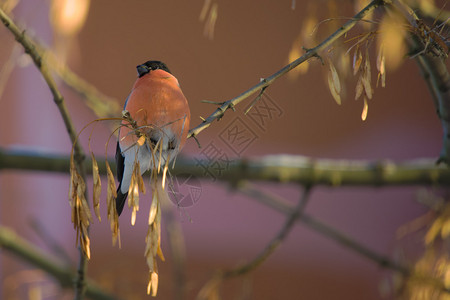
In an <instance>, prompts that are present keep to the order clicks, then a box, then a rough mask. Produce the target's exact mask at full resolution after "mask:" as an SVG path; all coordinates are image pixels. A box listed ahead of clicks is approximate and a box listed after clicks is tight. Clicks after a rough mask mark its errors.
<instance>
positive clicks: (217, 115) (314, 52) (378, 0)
mask: <svg viewBox="0 0 450 300" xmlns="http://www.w3.org/2000/svg"><path fill="white" fill-rule="evenodd" d="M389 2H390V1H387V0H374V1H372V2H370V3H369V4H368V5H367V6H366V7H365V8H364V9H363V10H361V11H360V12H359V13H358V14H356V15H355V16H354V17H353V18H352V19H351V20H349V21H348V22H347V23H345V24H344V25H342V26H341V27H340V28H339V29H338V30H337V31H335V32H334V33H333V34H332V35H330V36H329V37H328V38H326V39H325V40H324V41H322V42H321V43H320V44H319V45H317V46H316V47H314V48H312V49H308V50H307V51H306V53H305V54H304V55H303V56H301V57H299V58H297V59H296V60H294V61H293V62H291V63H290V64H287V65H286V66H284V67H283V68H281V69H280V70H279V71H277V72H276V73H274V74H272V75H270V76H269V77H267V78H265V79H263V80H261V81H260V83H258V84H257V85H255V86H253V87H251V88H250V89H248V90H247V91H245V92H243V93H242V94H240V95H239V96H237V97H235V98H233V99H231V100H228V101H226V102H224V103H223V104H222V105H221V106H219V108H217V109H216V110H215V111H214V112H213V113H212V114H211V115H210V116H209V117H207V118H206V119H204V120H203V122H202V123H200V124H199V125H197V127H195V128H193V129H191V130H189V133H188V138H190V137H196V136H197V135H198V134H199V133H200V132H201V131H203V130H204V129H206V128H208V127H209V126H210V125H211V123H212V122H213V121H214V120H216V119H217V120H220V119H221V118H222V117H223V115H224V114H225V112H226V111H227V110H228V109H229V108H234V107H235V106H236V105H237V104H239V103H240V102H242V101H243V100H245V99H246V98H247V97H249V96H251V95H252V94H254V93H256V92H257V91H259V90H261V89H264V88H266V87H267V86H269V85H271V84H272V83H273V82H274V81H275V80H277V79H278V78H279V77H281V76H283V75H284V74H286V73H287V72H289V71H290V70H292V69H294V68H295V67H297V66H298V65H300V64H301V63H303V62H305V61H307V60H308V59H310V58H312V57H319V52H320V51H322V50H324V49H325V48H327V47H328V46H330V45H331V44H332V43H334V42H335V41H336V40H337V39H339V38H340V37H341V36H343V35H344V34H345V33H347V32H348V31H349V30H350V29H352V28H353V26H355V25H356V23H357V22H359V21H360V20H361V19H363V18H364V17H365V16H366V15H368V14H369V13H370V12H372V11H373V10H374V9H375V8H377V7H379V6H381V5H384V4H385V3H389Z"/></svg>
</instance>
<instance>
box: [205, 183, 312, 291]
mask: <svg viewBox="0 0 450 300" xmlns="http://www.w3.org/2000/svg"><path fill="white" fill-rule="evenodd" d="M310 191H311V188H310V187H309V186H308V187H305V189H304V191H303V193H302V196H301V198H300V200H299V202H298V204H297V205H296V206H295V207H294V208H292V210H291V211H290V212H289V214H287V218H286V222H285V223H284V225H283V227H282V228H281V230H280V231H279V232H278V234H277V235H276V236H275V237H274V238H273V239H272V240H271V241H270V242H269V244H267V245H266V247H265V248H264V249H263V250H262V251H261V252H260V253H259V254H258V255H257V256H255V257H254V258H253V259H252V260H251V261H249V262H248V263H245V264H243V265H240V266H237V267H236V268H233V269H230V270H219V271H218V272H217V273H216V275H215V276H213V277H212V278H211V279H210V280H209V281H208V282H207V283H206V284H205V285H204V286H203V287H202V289H201V290H200V292H199V293H198V296H197V299H200V300H201V299H216V298H218V297H216V295H218V293H219V291H218V288H219V286H220V284H221V283H222V282H223V280H225V279H230V278H233V277H237V276H242V275H245V274H247V273H249V272H251V271H252V270H254V269H256V268H257V267H258V266H259V265H261V264H262V263H263V262H264V261H265V260H266V259H267V258H268V257H269V256H270V255H271V254H272V253H273V252H274V251H275V250H276V249H277V248H278V247H279V246H280V245H281V243H282V242H283V241H284V239H285V238H286V236H287V235H288V233H289V232H290V231H291V229H292V227H293V226H294V224H295V221H296V220H297V219H298V218H299V217H300V216H301V215H302V214H303V211H304V210H305V206H306V203H307V202H308V197H309V194H310Z"/></svg>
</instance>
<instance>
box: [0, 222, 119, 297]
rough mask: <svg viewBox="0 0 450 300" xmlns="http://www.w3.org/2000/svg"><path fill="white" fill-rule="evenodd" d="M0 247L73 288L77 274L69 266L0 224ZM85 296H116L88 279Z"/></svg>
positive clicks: (62, 285) (63, 285)
mask: <svg viewBox="0 0 450 300" xmlns="http://www.w3.org/2000/svg"><path fill="white" fill-rule="evenodd" d="M0 248H1V249H4V250H6V251H8V252H11V253H12V254H14V255H16V256H18V257H20V258H22V259H23V260H25V261H27V262H28V263H30V264H32V265H35V266H36V267H38V268H40V269H42V270H44V271H46V272H47V273H48V274H50V275H51V276H53V278H54V279H55V280H56V281H57V282H58V283H59V284H60V285H61V287H63V288H74V285H73V283H74V282H75V280H76V278H77V275H76V273H75V272H74V271H73V270H72V269H71V268H69V267H66V266H63V265H61V264H60V263H58V262H56V261H54V260H53V259H51V258H50V257H48V256H47V255H45V254H44V253H42V251H41V250H39V249H38V248H36V247H35V246H34V245H33V244H31V243H29V242H28V241H26V240H24V239H22V238H21V237H19V236H18V235H16V234H15V233H14V232H13V231H11V230H10V229H8V228H6V227H3V226H0ZM86 296H87V297H89V298H91V299H98V300H113V299H118V298H117V297H115V296H113V295H111V294H108V293H105V292H104V291H102V290H101V288H100V287H98V286H97V285H96V284H94V283H93V282H92V281H90V280H88V279H87V280H86Z"/></svg>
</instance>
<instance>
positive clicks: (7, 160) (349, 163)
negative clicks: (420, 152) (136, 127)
mask: <svg viewBox="0 0 450 300" xmlns="http://www.w3.org/2000/svg"><path fill="white" fill-rule="evenodd" d="M98 162H99V171H100V174H106V170H105V163H104V158H99V159H98ZM109 163H110V165H111V166H114V165H115V163H114V162H113V160H110V161H109ZM218 163H219V162H216V161H208V160H200V159H197V158H186V157H179V158H178V159H177V163H176V165H175V168H174V169H173V170H172V171H171V173H172V174H173V175H179V176H190V175H192V176H195V177H197V178H209V179H211V174H215V175H217V176H216V177H215V179H218V180H225V181H230V182H238V181H241V180H255V181H274V182H284V183H288V182H294V183H300V184H304V185H328V186H342V185H357V186H358V185H359V186H364V185H365V186H395V185H435V184H437V185H449V184H450V169H448V168H446V167H445V166H439V165H436V163H435V159H431V158H430V159H420V160H408V161H403V162H393V161H374V162H371V161H354V160H330V159H312V158H307V157H303V156H295V155H267V156H263V157H259V158H246V159H236V160H233V161H229V162H228V163H227V164H225V163H223V162H221V163H223V164H222V165H221V167H222V169H220V170H219V171H220V173H219V171H218V170H217V168H218ZM91 168H92V166H91V162H90V160H86V161H85V169H86V172H87V174H91V173H92V172H91V170H92V169H91ZM5 169H11V170H27V171H47V172H60V173H69V157H68V156H63V155H50V154H43V153H37V152H32V151H17V150H6V149H2V148H0V170H5ZM113 172H114V170H113Z"/></svg>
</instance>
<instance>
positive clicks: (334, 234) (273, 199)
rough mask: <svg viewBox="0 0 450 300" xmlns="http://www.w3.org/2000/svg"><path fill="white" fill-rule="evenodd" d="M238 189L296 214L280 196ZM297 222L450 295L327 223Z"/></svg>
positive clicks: (306, 219)
mask: <svg viewBox="0 0 450 300" xmlns="http://www.w3.org/2000/svg"><path fill="white" fill-rule="evenodd" d="M237 188H238V191H239V192H241V193H243V194H245V195H247V196H250V197H252V198H253V199H255V200H257V201H258V202H260V203H262V204H264V205H267V206H269V207H271V208H273V209H275V210H276V211H278V212H280V213H282V214H285V215H288V216H289V215H291V214H292V213H293V212H295V209H296V208H295V207H293V205H292V204H290V203H288V202H287V201H286V200H285V199H283V198H281V197H279V196H275V195H272V194H269V193H267V192H263V191H261V190H260V189H257V188H253V187H252V186H251V185H250V184H247V183H244V184H241V185H239V186H238V187H237ZM296 221H298V222H301V223H302V224H303V225H305V226H306V227H308V228H309V229H311V230H313V231H315V232H317V233H319V234H321V235H323V236H325V237H328V238H330V239H332V240H334V241H335V242H337V243H338V244H340V245H341V246H344V247H346V248H347V249H349V250H351V251H354V252H355V253H357V254H359V255H361V256H363V257H365V258H367V259H369V260H371V261H373V262H374V263H376V264H378V265H379V266H380V267H382V268H387V269H390V270H393V271H396V272H399V273H400V274H402V275H403V276H405V277H406V276H414V277H415V278H417V279H419V280H422V281H423V282H427V283H429V284H430V285H432V286H434V287H436V288H438V289H439V290H442V291H444V292H446V293H450V289H448V288H446V287H445V285H444V284H443V282H442V281H441V280H439V278H434V277H432V276H430V275H427V274H422V273H420V272H418V271H413V270H411V269H409V268H408V267H407V266H405V265H403V264H401V263H398V262H395V261H393V260H391V259H390V258H388V257H386V256H383V255H381V254H379V253H376V252H375V251H373V250H371V249H370V248H368V247H366V246H364V245H362V244H361V243H359V242H357V241H355V240H354V239H352V238H351V237H349V236H348V235H346V234H344V233H342V232H340V231H338V230H336V229H334V228H333V227H331V226H328V225H326V224H325V223H322V222H321V221H319V220H317V219H315V218H314V217H311V216H308V215H306V214H300V215H298V217H297V219H296Z"/></svg>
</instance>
